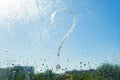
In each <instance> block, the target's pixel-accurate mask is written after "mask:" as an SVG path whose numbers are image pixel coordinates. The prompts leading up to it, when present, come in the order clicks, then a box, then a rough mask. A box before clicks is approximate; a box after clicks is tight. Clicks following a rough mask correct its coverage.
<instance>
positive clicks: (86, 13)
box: [0, 0, 120, 69]
mask: <svg viewBox="0 0 120 80" xmlns="http://www.w3.org/2000/svg"><path fill="white" fill-rule="evenodd" d="M0 2H1V3H3V4H4V5H2V4H0V54H1V58H0V59H1V66H3V67H4V66H11V64H12V63H14V64H15V65H18V64H20V65H34V66H35V67H36V68H38V69H41V68H42V69H45V66H49V68H55V65H56V64H57V63H59V64H60V65H61V66H62V67H63V68H65V67H68V68H69V69H75V68H77V69H80V64H79V63H80V62H83V64H86V66H83V67H82V68H83V69H89V68H90V66H91V68H96V67H97V66H99V65H100V64H101V63H104V62H109V63H114V64H119V62H120V59H119V56H120V27H119V26H120V8H119V5H120V1H119V0H114V1H113V0H70V1H69V0H58V1H55V0H48V1H44V0H38V1H37V2H36V1H35V0H26V1H24V0H22V1H20V0H18V1H15V0H13V2H11V3H10V4H8V2H7V1H6V0H5V1H2V0H0ZM26 3H29V4H26ZM36 5H37V6H36ZM3 8H4V9H3ZM9 8H10V9H9ZM62 8H64V9H69V10H71V11H73V13H74V14H75V15H76V16H77V25H76V27H75V29H74V31H73V32H72V34H71V35H70V36H69V37H68V39H67V40H66V41H65V43H64V45H63V47H62V49H61V53H60V60H57V49H58V47H59V45H60V42H61V40H62V38H63V36H64V35H65V34H66V32H67V31H68V30H69V28H70V26H71V25H72V19H73V16H71V15H70V14H69V13H66V12H64V11H61V12H59V13H57V15H56V17H55V20H56V23H57V24H58V26H57V27H54V26H53V25H51V24H50V15H51V14H52V13H53V12H54V11H56V10H59V9H62ZM8 10H9V11H8ZM41 59H42V60H41ZM44 59H46V61H44ZM68 59H69V62H67V60H68ZM88 62H90V66H89V64H88ZM2 63H4V64H2ZM42 63H44V64H45V66H42Z"/></svg>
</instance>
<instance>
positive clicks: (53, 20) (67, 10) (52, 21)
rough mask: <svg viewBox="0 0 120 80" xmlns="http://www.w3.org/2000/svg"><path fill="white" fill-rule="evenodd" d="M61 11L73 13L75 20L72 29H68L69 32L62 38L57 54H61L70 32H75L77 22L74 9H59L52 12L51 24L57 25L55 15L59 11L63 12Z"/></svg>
mask: <svg viewBox="0 0 120 80" xmlns="http://www.w3.org/2000/svg"><path fill="white" fill-rule="evenodd" d="M61 11H64V12H67V13H69V14H70V15H72V16H73V21H72V25H71V27H70V29H69V30H68V31H67V33H66V34H65V35H64V37H63V38H62V40H61V43H60V45H59V47H58V50H57V56H60V50H61V48H62V46H63V44H64V42H65V41H66V39H67V38H68V37H69V36H70V34H71V33H72V32H73V30H74V28H75V26H76V24H77V17H76V16H75V14H74V13H73V12H72V11H70V10H69V9H59V10H56V11H54V12H53V13H52V14H51V17H50V21H51V25H53V26H57V23H55V16H56V14H57V13H58V12H61Z"/></svg>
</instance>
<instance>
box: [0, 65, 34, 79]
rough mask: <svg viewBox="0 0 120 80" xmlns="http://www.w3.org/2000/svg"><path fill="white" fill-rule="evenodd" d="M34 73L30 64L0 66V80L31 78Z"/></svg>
mask: <svg viewBox="0 0 120 80" xmlns="http://www.w3.org/2000/svg"><path fill="white" fill-rule="evenodd" d="M33 74H34V67H32V66H14V67H13V68H0V80H1V79H2V80H14V79H15V78H20V79H21V80H22V79H23V78H24V79H25V80H29V79H31V77H32V75H33Z"/></svg>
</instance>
